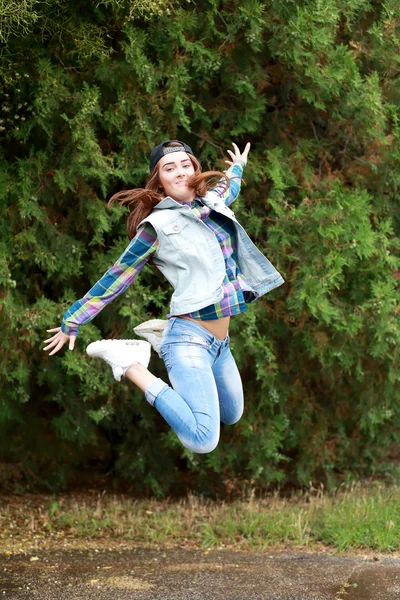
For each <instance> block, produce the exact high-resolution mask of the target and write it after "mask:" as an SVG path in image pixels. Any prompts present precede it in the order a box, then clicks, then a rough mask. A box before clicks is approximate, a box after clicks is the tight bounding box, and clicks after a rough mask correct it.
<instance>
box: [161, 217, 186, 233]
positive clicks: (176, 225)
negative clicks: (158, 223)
mask: <svg viewBox="0 0 400 600" xmlns="http://www.w3.org/2000/svg"><path fill="white" fill-rule="evenodd" d="M187 225H188V222H187V220H186V219H182V218H179V219H176V220H175V221H172V223H168V224H167V225H165V226H164V227H163V228H162V231H163V233H165V235H173V234H174V233H175V234H176V233H180V232H181V231H182V230H183V229H185V227H187Z"/></svg>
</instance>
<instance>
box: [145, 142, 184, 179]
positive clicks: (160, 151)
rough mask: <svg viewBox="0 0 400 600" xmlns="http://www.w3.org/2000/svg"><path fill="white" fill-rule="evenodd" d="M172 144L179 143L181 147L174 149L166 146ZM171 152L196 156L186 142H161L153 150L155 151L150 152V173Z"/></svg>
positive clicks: (174, 147)
mask: <svg viewBox="0 0 400 600" xmlns="http://www.w3.org/2000/svg"><path fill="white" fill-rule="evenodd" d="M170 142H178V143H179V144H180V146H172V148H167V147H166V145H167V144H169V143H170ZM170 152H187V153H188V154H191V155H192V156H194V154H193V150H192V149H191V147H190V146H188V145H187V144H185V143H184V142H181V141H179V140H165V141H164V142H161V144H158V146H155V148H153V150H152V151H151V152H150V172H151V171H152V170H153V169H154V167H155V166H156V164H157V163H158V161H159V160H160V158H162V157H163V156H164V155H165V154H169V153H170Z"/></svg>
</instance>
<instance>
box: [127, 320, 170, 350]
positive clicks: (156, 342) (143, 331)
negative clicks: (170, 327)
mask: <svg viewBox="0 0 400 600" xmlns="http://www.w3.org/2000/svg"><path fill="white" fill-rule="evenodd" d="M167 323H168V321H167V320H164V319H150V321H145V322H144V323H140V325H137V326H136V327H134V328H133V331H134V332H135V333H136V335H138V336H139V337H143V338H144V339H145V340H147V341H148V342H150V344H151V345H152V346H153V348H154V350H155V351H156V352H157V354H158V355H160V346H161V340H162V334H163V331H164V329H165V327H166V325H167Z"/></svg>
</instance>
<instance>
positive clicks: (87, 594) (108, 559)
mask: <svg viewBox="0 0 400 600" xmlns="http://www.w3.org/2000/svg"><path fill="white" fill-rule="evenodd" d="M1 598H6V599H7V600H26V599H28V598H29V599H31V598H40V600H131V599H138V600H399V599H400V560H399V559H390V558H387V559H386V558H385V559H382V560H378V561H374V560H365V559H362V558H347V557H337V556H327V555H318V554H296V553H287V554H282V553H281V554H269V553H256V552H254V553H249V552H232V551H228V550H226V551H221V550H211V551H210V552H208V553H207V552H204V551H201V550H183V549H182V550H181V549H174V550H156V549H147V548H136V549H130V550H119V551H116V550H113V551H107V550H101V551H96V550H68V551H56V552H50V551H39V552H37V553H36V554H14V555H11V556H6V555H0V600H1Z"/></svg>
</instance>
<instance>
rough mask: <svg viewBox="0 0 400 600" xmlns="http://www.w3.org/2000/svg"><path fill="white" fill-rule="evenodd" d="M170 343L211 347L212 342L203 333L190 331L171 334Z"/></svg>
mask: <svg viewBox="0 0 400 600" xmlns="http://www.w3.org/2000/svg"><path fill="white" fill-rule="evenodd" d="M168 343H170V344H184V345H185V344H187V345H194V346H202V347H203V348H207V349H209V348H211V345H212V343H211V342H209V341H208V340H206V339H205V338H204V337H202V336H201V335H196V334H190V333H180V334H178V333H176V335H175V336H170V337H169V339H168Z"/></svg>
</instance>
